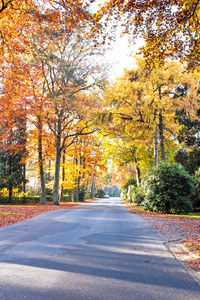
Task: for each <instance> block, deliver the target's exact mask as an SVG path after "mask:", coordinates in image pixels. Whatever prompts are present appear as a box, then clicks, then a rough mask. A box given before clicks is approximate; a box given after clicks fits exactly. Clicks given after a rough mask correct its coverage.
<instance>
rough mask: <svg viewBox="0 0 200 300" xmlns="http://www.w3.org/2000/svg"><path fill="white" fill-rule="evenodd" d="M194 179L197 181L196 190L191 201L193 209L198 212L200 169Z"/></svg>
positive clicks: (199, 203) (199, 202)
mask: <svg viewBox="0 0 200 300" xmlns="http://www.w3.org/2000/svg"><path fill="white" fill-rule="evenodd" d="M194 178H195V180H196V183H195V190H194V193H193V194H192V197H191V200H192V204H193V207H194V208H195V209H196V210H198V209H200V168H199V169H198V170H197V171H196V172H195V175H194Z"/></svg>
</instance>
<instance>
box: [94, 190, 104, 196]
mask: <svg viewBox="0 0 200 300" xmlns="http://www.w3.org/2000/svg"><path fill="white" fill-rule="evenodd" d="M104 196H105V192H104V191H103V190H101V189H99V190H97V191H96V193H95V197H97V198H103V197H104Z"/></svg>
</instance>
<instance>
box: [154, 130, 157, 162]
mask: <svg viewBox="0 0 200 300" xmlns="http://www.w3.org/2000/svg"><path fill="white" fill-rule="evenodd" d="M157 165H158V126H156V131H155V145H154V166H157Z"/></svg>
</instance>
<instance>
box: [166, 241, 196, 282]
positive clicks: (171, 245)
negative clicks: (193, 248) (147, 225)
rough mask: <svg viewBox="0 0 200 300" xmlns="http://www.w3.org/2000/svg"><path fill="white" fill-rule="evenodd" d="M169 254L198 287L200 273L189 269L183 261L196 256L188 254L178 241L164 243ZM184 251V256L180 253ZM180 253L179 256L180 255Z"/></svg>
mask: <svg viewBox="0 0 200 300" xmlns="http://www.w3.org/2000/svg"><path fill="white" fill-rule="evenodd" d="M164 245H165V246H166V248H167V249H168V250H169V252H170V253H171V254H172V255H173V256H174V258H175V259H176V260H177V261H178V262H179V263H180V264H181V265H182V267H183V268H184V270H185V271H186V272H187V273H188V274H189V275H190V277H192V279H193V280H194V281H195V282H196V283H197V284H198V285H199V286H200V272H199V271H195V270H194V269H190V268H189V267H188V266H187V265H186V264H185V263H184V261H186V258H188V257H191V256H196V255H195V254H194V253H192V252H190V251H189V250H188V249H187V248H186V247H184V245H182V244H181V243H180V242H179V240H173V241H167V242H165V243H164ZM183 251H184V254H182V252H183ZM180 253H181V254H180Z"/></svg>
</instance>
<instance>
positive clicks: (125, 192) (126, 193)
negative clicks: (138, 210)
mask: <svg viewBox="0 0 200 300" xmlns="http://www.w3.org/2000/svg"><path fill="white" fill-rule="evenodd" d="M130 187H131V195H132V198H134V194H135V188H136V187H137V181H136V179H134V178H131V179H129V180H128V181H127V182H126V183H125V184H124V185H123V186H122V199H123V200H125V201H129V199H130Z"/></svg>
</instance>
